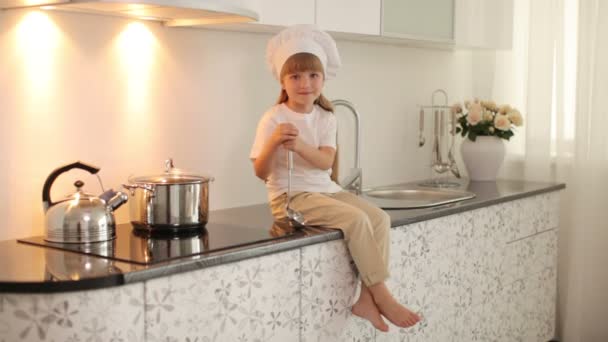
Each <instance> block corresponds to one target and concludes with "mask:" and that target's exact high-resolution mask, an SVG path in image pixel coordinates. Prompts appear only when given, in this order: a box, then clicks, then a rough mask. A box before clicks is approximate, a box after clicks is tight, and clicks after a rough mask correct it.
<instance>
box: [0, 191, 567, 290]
mask: <svg viewBox="0 0 608 342" xmlns="http://www.w3.org/2000/svg"><path fill="white" fill-rule="evenodd" d="M461 187H462V189H467V190H468V191H471V192H473V193H475V194H476V197H475V198H473V199H470V200H466V201H462V202H457V203H453V204H447V205H442V206H437V207H432V208H426V209H408V210H389V211H388V213H389V214H390V216H391V220H392V226H393V227H398V226H404V225H408V224H412V223H415V222H420V221H426V220H431V219H434V218H439V217H442V216H447V215H453V214H457V213H460V212H466V211H470V210H474V209H478V208H483V207H487V206H491V205H494V204H498V203H503V202H508V201H513V200H517V199H521V198H525V197H531V196H535V195H538V194H542V193H547V192H552V191H557V190H561V189H564V188H565V185H564V184H557V183H540V182H526V181H507V180H500V181H498V182H496V183H495V182H470V183H462V184H461ZM211 223H213V224H226V225H232V226H240V227H243V228H247V229H253V230H263V231H267V232H269V231H270V230H271V229H272V227H273V220H272V216H271V215H270V210H269V208H268V206H267V205H266V204H260V205H253V206H246V207H238V208H231V209H224V210H217V211H212V212H211V213H210V224H211ZM118 229H120V226H119V227H118ZM341 238H342V234H341V232H340V231H338V230H332V229H322V228H306V229H304V230H303V231H297V232H295V233H292V234H287V235H285V236H283V237H281V238H279V239H276V240H272V241H267V242H263V243H258V244H252V245H247V246H241V247H238V248H232V249H225V250H221V251H217V252H212V253H208V254H199V255H195V256H190V257H185V258H180V259H174V260H170V261H167V262H162V263H158V264H152V265H140V264H134V263H127V262H122V261H116V260H110V259H104V258H100V257H94V256H89V255H84V254H79V253H72V252H65V251H62V250H56V249H50V248H43V247H39V246H33V245H28V244H24V243H19V242H17V241H16V240H8V241H2V242H0V292H6V293H50V292H66V291H78V290H88V289H98V288H105V287H113V286H118V285H123V284H130V283H136V282H142V281H145V280H148V279H153V278H159V277H165V276H169V275H171V274H176V273H182V272H186V271H192V270H196V269H202V268H206V267H210V266H215V265H220V264H226V263H230V262H235V261H239V260H243V259H249V258H253V257H259V256H263V255H267V254H272V253H278V252H282V251H288V250H292V249H297V248H301V247H303V246H308V245H313V244H317V243H321V242H326V241H331V240H338V239H341Z"/></svg>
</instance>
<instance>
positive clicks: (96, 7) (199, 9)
mask: <svg viewBox="0 0 608 342" xmlns="http://www.w3.org/2000/svg"><path fill="white" fill-rule="evenodd" d="M24 7H41V8H44V9H56V10H65V11H75V12H85V13H93V14H103V15H112V16H123V17H131V18H139V19H147V20H158V21H162V22H164V23H165V25H167V26H197V25H207V24H222V23H243V22H250V21H257V20H258V15H257V13H255V12H253V11H250V10H248V9H245V8H241V7H238V6H235V5H233V4H230V3H229V1H227V0H0V9H13V8H24Z"/></svg>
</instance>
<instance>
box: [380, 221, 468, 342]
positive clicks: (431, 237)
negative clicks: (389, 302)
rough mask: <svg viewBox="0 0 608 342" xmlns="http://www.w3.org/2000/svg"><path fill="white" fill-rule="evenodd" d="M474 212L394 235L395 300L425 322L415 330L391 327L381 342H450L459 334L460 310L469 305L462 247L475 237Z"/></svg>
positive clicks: (392, 283)
mask: <svg viewBox="0 0 608 342" xmlns="http://www.w3.org/2000/svg"><path fill="white" fill-rule="evenodd" d="M469 215H470V214H469V213H463V214H459V215H452V216H447V217H442V218H439V219H435V220H430V221H425V222H418V223H415V224H412V225H408V226H403V227H399V228H397V229H394V230H393V231H392V238H391V274H392V275H391V278H390V279H389V281H388V282H387V285H388V286H389V288H390V289H391V290H392V291H393V294H394V295H395V297H396V298H397V299H398V300H399V301H400V302H401V303H403V304H405V305H406V306H408V307H409V308H410V309H412V310H414V311H417V312H419V313H420V314H421V315H422V316H423V320H422V321H421V322H420V323H419V324H417V325H416V326H414V327H412V328H410V329H400V328H397V327H396V326H392V325H391V327H390V332H389V333H387V334H380V333H378V334H377V336H376V340H377V341H451V340H453V339H454V338H455V336H457V335H458V334H459V331H460V330H459V327H460V325H461V324H462V315H461V312H462V310H464V309H465V308H467V307H468V306H469V305H470V288H468V286H467V284H465V283H464V282H463V280H464V278H463V274H464V267H465V263H464V260H463V256H464V254H463V253H462V252H461V249H460V247H459V245H461V244H464V243H465V240H467V239H470V234H471V231H472V228H471V225H470V223H471V220H470V216H469Z"/></svg>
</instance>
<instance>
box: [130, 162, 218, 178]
mask: <svg viewBox="0 0 608 342" xmlns="http://www.w3.org/2000/svg"><path fill="white" fill-rule="evenodd" d="M129 181H130V182H132V183H147V184H195V183H206V182H210V181H213V177H207V176H202V175H197V174H195V173H192V172H189V171H185V170H182V169H178V168H176V167H174V166H173V159H172V158H169V159H167V160H165V172H163V173H162V174H156V175H150V176H141V177H130V178H129Z"/></svg>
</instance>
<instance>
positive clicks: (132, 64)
mask: <svg viewBox="0 0 608 342" xmlns="http://www.w3.org/2000/svg"><path fill="white" fill-rule="evenodd" d="M156 47H157V41H156V37H154V35H153V34H152V33H151V32H150V30H148V28H147V27H146V26H145V25H144V24H143V23H140V22H133V23H130V24H129V25H128V26H127V27H126V29H125V30H124V31H123V32H122V33H121V34H120V36H119V37H118V40H117V48H118V54H119V58H120V62H121V65H122V67H123V71H124V73H125V76H126V77H125V78H126V82H127V94H128V99H127V101H128V108H129V113H130V114H134V115H137V116H140V115H143V114H144V112H145V111H146V104H147V102H148V101H149V99H148V90H149V87H150V72H151V70H152V66H153V64H154V61H155V57H156Z"/></svg>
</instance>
